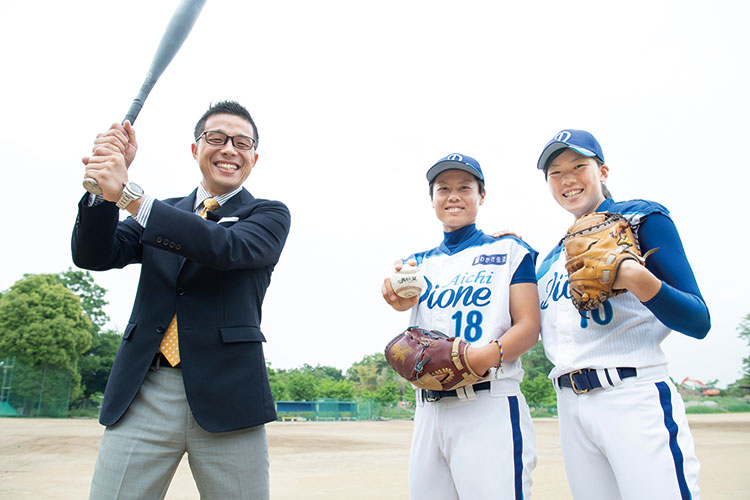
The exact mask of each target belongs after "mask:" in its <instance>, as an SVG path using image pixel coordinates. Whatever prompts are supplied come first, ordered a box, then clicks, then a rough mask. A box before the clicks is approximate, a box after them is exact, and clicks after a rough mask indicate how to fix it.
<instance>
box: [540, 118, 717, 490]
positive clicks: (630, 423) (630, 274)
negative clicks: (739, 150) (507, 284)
mask: <svg viewBox="0 0 750 500" xmlns="http://www.w3.org/2000/svg"><path fill="white" fill-rule="evenodd" d="M537 166H538V168H539V169H541V170H543V171H544V174H545V178H546V179H547V184H548V185H549V189H550V192H551V193H552V197H553V198H554V199H555V201H556V202H557V203H558V204H559V205H560V206H561V207H563V208H564V209H565V210H567V211H568V212H570V213H571V214H572V215H573V216H574V217H575V218H578V217H580V216H583V215H585V214H589V213H592V212H612V213H617V214H621V215H623V216H624V217H625V218H626V219H628V221H629V222H630V224H631V226H635V227H636V234H637V237H638V240H639V242H640V247H641V251H642V252H643V254H644V255H645V253H646V252H647V251H648V250H650V249H653V248H657V247H658V249H659V250H658V251H656V252H655V253H653V255H651V256H649V257H648V258H647V259H646V262H645V267H644V266H643V265H641V264H640V263H639V262H637V261H636V260H627V261H624V262H623V263H622V264H621V267H620V270H619V272H618V274H617V277H616V280H615V282H614V289H626V290H627V291H629V292H630V293H624V294H621V295H617V296H615V297H612V298H610V299H609V300H607V301H606V302H603V303H602V305H601V306H600V307H599V308H598V309H596V310H593V311H589V312H588V313H579V312H578V310H577V309H575V308H574V307H573V303H572V301H571V295H570V291H569V289H568V276H567V272H566V270H565V261H566V255H565V250H564V247H563V246H562V245H561V244H558V245H557V246H556V247H555V248H554V249H552V252H551V253H550V254H549V255H548V256H547V257H546V258H545V259H544V261H543V262H542V263H541V265H540V266H539V268H538V270H537V277H538V284H539V298H540V305H541V315H542V341H543V343H544V350H545V352H546V354H547V357H548V358H549V359H550V360H551V361H552V363H553V364H554V365H555V367H554V369H553V370H552V372H551V373H550V378H551V379H552V380H553V383H554V384H555V388H556V390H557V399H558V412H559V424H560V439H561V442H562V452H563V458H564V461H565V469H566V472H567V476H568V482H569V483H570V488H571V490H572V492H573V497H574V498H575V499H576V500H602V499H607V500H618V499H624V500H643V499H652V498H653V499H657V498H658V499H659V500H671V499H682V500H685V499H698V498H699V489H698V469H699V465H698V459H697V458H696V456H695V450H694V447H693V438H692V436H691V434H690V430H689V428H688V423H687V419H686V417H685V408H684V405H683V402H682V399H681V398H680V395H679V394H678V393H677V391H676V390H675V387H674V385H673V384H672V383H671V381H670V379H669V373H668V370H667V359H666V358H665V356H664V353H663V352H662V350H661V348H660V346H659V345H660V344H661V341H662V340H664V338H665V337H666V336H667V334H668V333H669V332H670V330H677V331H679V332H681V333H684V334H686V335H689V336H691V337H695V338H698V339H700V338H703V337H705V335H706V333H707V332H708V329H709V328H710V319H709V314H708V308H707V307H706V304H705V302H704V301H703V297H702V296H701V293H700V291H699V290H698V285H697V283H696V281H695V277H694V276H693V272H692V270H691V268H690V264H689V263H688V261H687V257H686V256H685V252H684V250H683V247H682V243H681V241H680V237H679V235H678V233H677V229H676V228H675V225H674V223H673V222H672V219H671V218H670V216H669V212H668V211H667V209H666V208H664V207H663V206H661V205H659V204H658V203H654V202H651V201H645V200H630V201H620V202H615V201H614V200H613V199H612V198H611V196H610V194H609V191H607V188H606V187H605V185H604V181H606V179H607V175H608V174H609V167H608V166H607V165H606V164H605V163H604V155H603V153H602V150H601V147H600V146H599V143H598V142H597V141H596V139H595V138H594V136H593V135H591V134H590V133H588V132H585V131H582V130H571V129H568V130H563V131H561V132H560V133H558V134H557V135H556V136H555V137H554V138H553V139H552V140H551V141H549V142H548V143H547V145H546V146H545V147H544V150H543V152H542V155H541V157H540V158H539V162H538V165H537Z"/></svg>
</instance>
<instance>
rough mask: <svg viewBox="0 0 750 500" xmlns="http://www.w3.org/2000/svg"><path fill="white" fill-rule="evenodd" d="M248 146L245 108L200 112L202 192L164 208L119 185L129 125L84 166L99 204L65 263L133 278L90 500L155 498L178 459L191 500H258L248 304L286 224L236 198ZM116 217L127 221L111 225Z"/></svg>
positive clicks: (265, 493) (260, 362)
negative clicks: (131, 271) (197, 499)
mask: <svg viewBox="0 0 750 500" xmlns="http://www.w3.org/2000/svg"><path fill="white" fill-rule="evenodd" d="M257 145H258V131H257V127H256V126H255V123H254V121H253V119H252V117H251V116H250V114H249V113H248V112H247V110H246V109H245V108H243V107H242V106H241V105H239V104H237V103H236V102H233V101H224V102H220V103H217V104H215V105H212V106H211V107H210V108H209V109H208V110H207V111H206V113H205V114H204V115H203V116H202V117H201V119H200V120H199V121H198V123H197V125H196V127H195V142H194V143H193V144H192V153H193V157H194V158H195V160H196V162H197V163H198V166H199V167H200V171H201V174H202V180H201V183H200V184H199V185H198V187H197V189H196V190H194V191H193V192H192V193H191V194H190V195H188V196H186V197H184V198H172V199H167V200H163V201H159V200H155V199H154V198H153V197H151V196H149V195H148V193H146V192H145V191H144V190H143V189H142V188H141V187H140V186H138V185H137V184H135V183H134V182H132V181H129V180H128V166H129V165H130V163H131V162H132V161H133V159H134V158H135V154H136V150H137V143H136V140H135V132H134V130H133V128H132V127H131V126H130V123H128V122H126V123H124V124H123V125H119V124H115V125H113V126H112V127H111V128H110V129H109V130H108V131H107V132H105V133H103V134H99V135H98V136H97V138H96V140H95V142H94V150H93V152H94V154H93V156H91V157H90V158H88V157H87V158H84V159H83V162H84V164H85V165H86V176H87V177H91V178H93V179H95V180H96V181H97V182H98V183H99V185H100V186H101V187H102V191H103V194H102V195H98V196H94V195H89V194H87V195H85V196H84V198H83V199H82V200H81V202H80V204H79V212H78V218H77V220H76V223H75V228H74V230H73V238H72V251H73V261H74V262H75V264H76V265H77V266H79V267H81V268H84V269H91V270H97V271H103V270H108V269H112V268H122V267H124V266H126V265H128V264H135V263H140V264H141V265H142V267H141V276H140V281H139V284H138V291H137V294H136V297H135V303H134V305H133V311H132V314H131V316H130V320H129V323H128V326H127V328H126V329H125V332H124V335H123V340H122V344H121V345H120V349H119V351H118V353H117V357H116V358H115V361H114V364H113V365H112V371H111V373H110V376H109V380H108V382H107V388H106V391H105V394H104V401H103V404H102V410H101V415H100V422H101V423H102V424H103V425H105V426H107V427H106V429H105V431H104V435H103V437H102V442H101V445H100V449H99V457H98V459H97V463H96V469H95V472H94V477H93V480H92V484H91V494H90V498H92V499H97V500H98V499H110V498H118V499H124V498H133V499H139V500H141V499H151V498H164V495H166V492H167V488H168V487H169V483H170V481H171V479H172V476H173V474H174V472H175V470H176V468H177V466H178V464H179V462H180V460H181V459H182V457H183V455H184V454H185V453H186V452H187V453H188V458H189V462H190V468H191V470H192V473H193V477H194V478H195V481H196V484H197V486H198V489H199V491H200V493H201V498H211V499H214V498H233V499H234V498H251V499H268V498H269V473H268V468H269V467H268V466H269V460H268V441H267V438H266V433H265V427H264V424H265V423H266V422H270V421H273V420H275V419H276V413H275V410H274V404H273V398H272V396H271V389H270V386H269V383H268V376H267V372H266V364H265V359H264V356H263V348H262V342H265V337H264V336H263V334H262V333H261V330H260V320H261V305H262V303H263V297H264V296H265V293H266V289H267V287H268V285H269V282H270V279H271V273H272V271H273V269H274V266H275V265H276V263H277V262H278V260H279V256H280V254H281V250H282V248H283V247H284V243H285V241H286V238H287V234H288V232H289V224H290V217H289V210H288V209H287V207H286V206H285V205H284V204H282V203H280V202H278V201H269V200H262V199H256V198H254V197H253V196H252V195H251V194H250V193H249V192H248V191H247V190H245V189H244V188H243V187H242V183H243V182H244V181H245V180H246V179H247V177H248V176H249V175H250V172H251V170H252V169H253V167H254V166H255V163H256V161H257V159H258V154H257V153H256V149H257ZM120 210H126V211H128V212H129V213H130V215H131V217H128V218H127V219H125V220H123V221H122V222H119V212H120Z"/></svg>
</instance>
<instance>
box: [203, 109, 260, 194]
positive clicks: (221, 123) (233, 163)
mask: <svg viewBox="0 0 750 500" xmlns="http://www.w3.org/2000/svg"><path fill="white" fill-rule="evenodd" d="M204 130H214V131H219V132H223V133H225V134H226V135H230V136H237V135H245V136H248V137H253V138H254V137H255V135H254V134H253V127H252V125H251V124H250V122H248V121H247V120H245V119H244V118H242V117H240V116H236V115H228V114H215V115H211V116H209V117H208V118H207V119H206V124H205V126H204ZM192 150H193V158H195V160H196V161H197V162H198V165H199V166H200V169H201V173H202V174H203V187H204V188H206V190H207V191H208V192H209V193H211V195H212V196H219V195H222V194H226V193H229V192H231V191H234V190H235V189H237V188H238V187H240V186H241V185H242V183H243V182H245V179H247V177H248V176H249V175H250V171H251V170H252V169H253V167H254V166H255V162H256V161H257V160H258V155H257V153H256V152H255V148H253V149H249V150H241V149H237V148H236V147H235V146H234V144H232V141H231V139H230V140H228V141H227V142H226V144H224V145H223V146H214V145H211V144H208V143H207V142H206V141H205V139H204V138H201V139H199V140H198V142H197V143H195V144H193V146H192Z"/></svg>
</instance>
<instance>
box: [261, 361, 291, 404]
mask: <svg viewBox="0 0 750 500" xmlns="http://www.w3.org/2000/svg"><path fill="white" fill-rule="evenodd" d="M266 370H267V371H268V383H269V384H270V385H271V394H273V399H274V401H288V400H289V391H287V387H286V372H285V371H284V370H274V369H273V368H272V367H271V363H270V362H267V363H266Z"/></svg>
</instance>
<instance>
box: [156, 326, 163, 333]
mask: <svg viewBox="0 0 750 500" xmlns="http://www.w3.org/2000/svg"><path fill="white" fill-rule="evenodd" d="M156 333H164V326H163V325H159V326H157V327H156Z"/></svg>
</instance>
